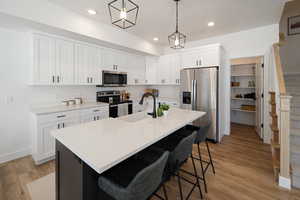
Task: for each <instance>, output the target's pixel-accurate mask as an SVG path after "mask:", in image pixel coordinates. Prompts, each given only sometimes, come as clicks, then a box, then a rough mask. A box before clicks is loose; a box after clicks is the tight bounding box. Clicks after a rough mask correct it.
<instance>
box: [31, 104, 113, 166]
mask: <svg viewBox="0 0 300 200" xmlns="http://www.w3.org/2000/svg"><path fill="white" fill-rule="evenodd" d="M106 118H109V108H108V106H104V107H103V106H101V107H96V108H92V109H82V110H76V111H68V112H60V113H54V114H44V115H36V114H32V119H33V120H32V121H33V123H32V124H31V125H32V132H33V138H32V139H33V140H32V141H33V142H32V144H33V148H32V157H33V159H34V161H35V163H36V164H37V165H39V164H42V163H44V162H47V161H49V160H52V159H54V158H55V140H54V138H53V137H52V135H51V132H52V131H53V130H57V129H62V128H67V127H70V126H73V125H76V124H80V123H87V122H91V121H97V120H101V119H106Z"/></svg>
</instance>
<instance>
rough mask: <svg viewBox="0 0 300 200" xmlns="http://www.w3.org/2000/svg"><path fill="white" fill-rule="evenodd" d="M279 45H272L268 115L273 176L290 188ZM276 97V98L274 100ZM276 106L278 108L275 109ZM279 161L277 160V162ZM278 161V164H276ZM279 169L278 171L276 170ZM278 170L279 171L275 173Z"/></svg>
mask: <svg viewBox="0 0 300 200" xmlns="http://www.w3.org/2000/svg"><path fill="white" fill-rule="evenodd" d="M280 45H281V43H277V44H274V45H273V53H274V55H273V56H274V62H273V63H274V64H275V66H272V67H273V69H274V71H273V72H274V74H272V76H275V80H276V81H275V82H274V84H275V85H274V86H273V87H274V88H273V89H274V91H272V92H270V97H271V99H270V105H271V110H270V117H271V118H272V125H271V131H272V132H273V135H272V140H271V142H272V145H271V148H272V156H273V167H274V172H275V176H276V177H277V176H279V185H280V186H282V187H285V188H289V189H290V101H291V96H289V95H287V91H286V86H285V81H284V74H283V68H282V63H281V58H280ZM276 99H277V100H276ZM276 108H278V109H276ZM274 161H276V162H274ZM278 161H279V162H278ZM278 163H279V166H278ZM277 169H279V171H277ZM277 172H279V173H277Z"/></svg>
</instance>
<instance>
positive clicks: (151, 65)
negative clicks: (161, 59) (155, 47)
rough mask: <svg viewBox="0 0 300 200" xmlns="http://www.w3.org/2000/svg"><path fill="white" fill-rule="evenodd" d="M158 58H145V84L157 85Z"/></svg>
mask: <svg viewBox="0 0 300 200" xmlns="http://www.w3.org/2000/svg"><path fill="white" fill-rule="evenodd" d="M157 68H158V58H156V57H146V80H145V83H146V84H150V85H155V84H157Z"/></svg>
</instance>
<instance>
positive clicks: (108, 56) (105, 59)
mask: <svg viewBox="0 0 300 200" xmlns="http://www.w3.org/2000/svg"><path fill="white" fill-rule="evenodd" d="M127 59H128V58H127V54H126V53H123V52H121V51H116V50H113V49H103V50H102V68H103V70H107V71H120V72H126V69H127Z"/></svg>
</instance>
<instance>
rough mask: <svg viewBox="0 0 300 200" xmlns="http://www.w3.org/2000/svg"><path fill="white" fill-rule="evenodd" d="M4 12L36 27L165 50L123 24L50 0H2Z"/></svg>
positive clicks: (153, 50) (150, 50)
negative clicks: (89, 14)
mask: <svg viewBox="0 0 300 200" xmlns="http://www.w3.org/2000/svg"><path fill="white" fill-rule="evenodd" d="M49 11H50V12H49ZM0 14H6V15H10V16H14V17H18V18H20V19H24V22H21V24H27V25H32V26H34V27H35V28H41V29H42V31H45V30H43V29H47V27H44V26H42V25H47V26H48V27H53V28H57V29H59V30H64V31H67V32H70V33H75V34H77V35H82V36H87V37H90V38H93V39H97V40H100V41H103V42H107V43H111V44H115V45H118V46H121V47H126V48H130V49H134V50H136V51H141V52H144V53H148V54H154V55H158V54H160V53H161V47H159V46H156V45H154V44H153V43H150V42H148V41H146V40H144V39H141V38H139V37H137V36H135V35H133V34H130V33H128V32H126V31H123V30H121V29H119V28H115V27H113V26H110V25H107V24H103V23H100V22H98V21H96V20H93V19H90V18H88V17H85V16H83V15H80V14H77V13H75V12H73V11H71V10H68V9H65V8H63V7H61V6H59V5H56V4H54V3H52V2H50V1H48V0H26V1H20V0H1V1H0ZM3 17H5V16H3ZM1 18H2V17H1ZM11 21H14V20H11ZM16 21H17V20H16ZM46 32H47V31H46Z"/></svg>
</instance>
